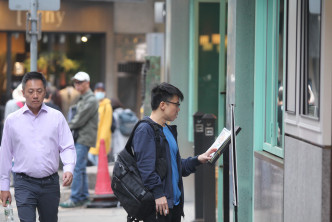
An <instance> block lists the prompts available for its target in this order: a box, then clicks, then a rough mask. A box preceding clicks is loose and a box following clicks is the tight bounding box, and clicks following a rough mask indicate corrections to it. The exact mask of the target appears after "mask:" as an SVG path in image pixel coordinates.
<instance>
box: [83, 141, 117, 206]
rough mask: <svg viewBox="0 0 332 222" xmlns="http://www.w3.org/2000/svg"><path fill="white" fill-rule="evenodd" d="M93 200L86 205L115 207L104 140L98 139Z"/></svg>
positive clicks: (115, 200) (115, 202)
mask: <svg viewBox="0 0 332 222" xmlns="http://www.w3.org/2000/svg"><path fill="white" fill-rule="evenodd" d="M92 198H93V200H92V202H91V203H89V204H88V205H87V207H88V208H98V207H116V206H117V204H118V200H117V198H116V197H115V195H114V193H113V190H112V187H111V177H110V174H109V171H108V162H107V156H106V151H105V141H104V140H103V139H101V140H100V146H99V156H98V171H97V181H96V186H95V195H93V197H92Z"/></svg>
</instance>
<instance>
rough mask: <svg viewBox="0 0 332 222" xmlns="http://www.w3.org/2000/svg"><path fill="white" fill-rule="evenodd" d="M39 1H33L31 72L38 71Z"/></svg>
mask: <svg viewBox="0 0 332 222" xmlns="http://www.w3.org/2000/svg"><path fill="white" fill-rule="evenodd" d="M37 8H38V4H37V0H31V7H30V9H31V17H30V21H31V32H30V35H31V42H30V71H31V72H33V71H37V53H38V45H37V37H38V31H37V20H38V17H37Z"/></svg>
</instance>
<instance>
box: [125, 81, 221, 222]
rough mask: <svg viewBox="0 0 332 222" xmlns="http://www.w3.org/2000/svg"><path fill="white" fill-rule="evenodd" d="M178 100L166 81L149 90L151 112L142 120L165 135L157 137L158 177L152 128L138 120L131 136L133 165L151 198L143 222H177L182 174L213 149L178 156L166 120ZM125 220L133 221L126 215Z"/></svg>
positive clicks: (180, 96) (177, 93)
mask: <svg viewBox="0 0 332 222" xmlns="http://www.w3.org/2000/svg"><path fill="white" fill-rule="evenodd" d="M180 100H181V101H182V100H183V94H182V92H181V91H180V90H179V89H178V88H176V87H175V86H173V85H171V84H168V83H161V84H160V85H158V86H156V87H155V88H153V89H152V93H151V107H152V113H151V115H150V117H145V119H146V120H148V121H151V122H152V123H157V124H158V125H160V131H161V132H162V134H163V135H164V136H165V138H166V139H165V140H163V139H162V138H161V147H163V148H164V149H165V151H166V152H165V155H166V156H165V157H166V162H167V164H166V165H165V167H166V168H167V173H166V176H165V177H164V178H161V177H160V175H159V174H158V173H157V171H156V168H155V166H156V164H155V163H156V142H155V139H154V138H155V135H154V130H153V129H152V127H151V126H150V125H149V124H148V123H144V122H143V123H141V124H140V125H139V126H138V127H137V129H136V131H135V135H134V138H133V143H132V144H133V149H134V152H135V158H136V160H137V167H138V169H139V172H140V174H141V178H142V180H143V182H144V185H145V186H146V187H147V188H148V189H149V190H151V191H152V193H153V195H154V197H155V203H156V212H154V213H153V214H151V215H148V216H147V217H146V218H145V219H144V222H152V221H158V222H160V221H167V222H178V221H181V216H183V215H184V214H183V203H184V195H183V181H182V176H188V175H190V174H191V173H193V172H195V170H196V167H197V166H198V165H200V164H202V163H206V162H207V161H208V160H209V159H210V158H211V157H210V154H211V153H213V152H215V151H216V149H209V150H207V151H206V152H205V153H203V154H201V155H199V156H195V157H189V158H187V159H181V156H180V153H179V148H178V145H177V130H176V126H170V125H168V124H167V122H172V121H174V120H175V119H176V118H177V116H178V112H179V111H180ZM128 221H133V220H132V219H131V218H128Z"/></svg>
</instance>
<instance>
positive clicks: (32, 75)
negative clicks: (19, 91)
mask: <svg viewBox="0 0 332 222" xmlns="http://www.w3.org/2000/svg"><path fill="white" fill-rule="evenodd" d="M32 79H39V80H41V81H42V82H43V85H44V89H46V79H45V77H44V75H43V74H41V73H40V72H27V73H26V74H25V75H24V77H23V79H22V88H23V90H24V89H25V84H26V83H27V81H29V80H32Z"/></svg>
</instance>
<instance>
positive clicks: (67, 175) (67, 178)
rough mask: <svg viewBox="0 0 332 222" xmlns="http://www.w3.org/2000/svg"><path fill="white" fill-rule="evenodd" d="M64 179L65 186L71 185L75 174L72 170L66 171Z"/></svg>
mask: <svg viewBox="0 0 332 222" xmlns="http://www.w3.org/2000/svg"><path fill="white" fill-rule="evenodd" d="M62 180H63V184H62V185H63V186H64V187H65V186H69V185H70V184H71V182H72V181H73V174H72V173H71V172H64V174H63V176H62Z"/></svg>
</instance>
